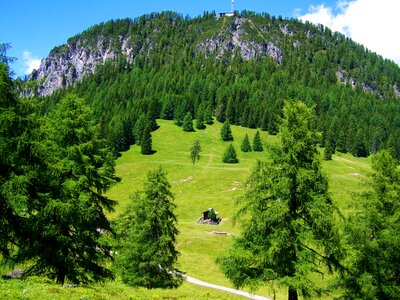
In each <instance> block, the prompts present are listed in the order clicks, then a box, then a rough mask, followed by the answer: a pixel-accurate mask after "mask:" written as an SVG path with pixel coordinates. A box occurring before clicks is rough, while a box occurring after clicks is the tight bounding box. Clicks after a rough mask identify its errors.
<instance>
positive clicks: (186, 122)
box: [182, 112, 194, 132]
mask: <svg viewBox="0 0 400 300" xmlns="http://www.w3.org/2000/svg"><path fill="white" fill-rule="evenodd" d="M182 128H183V131H186V132H192V131H194V128H193V119H192V114H191V113H190V112H188V113H187V114H186V116H185V118H184V119H183V123H182Z"/></svg>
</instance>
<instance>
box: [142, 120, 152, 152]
mask: <svg viewBox="0 0 400 300" xmlns="http://www.w3.org/2000/svg"><path fill="white" fill-rule="evenodd" d="M150 126H151V125H150V124H147V125H146V127H145V128H144V130H143V134H142V141H141V142H140V147H141V149H140V153H142V154H145V155H148V154H153V153H154V150H153V140H152V137H151V131H150V130H151V129H150V128H151V127H150Z"/></svg>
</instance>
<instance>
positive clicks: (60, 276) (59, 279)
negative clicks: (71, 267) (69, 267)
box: [57, 271, 65, 285]
mask: <svg viewBox="0 0 400 300" xmlns="http://www.w3.org/2000/svg"><path fill="white" fill-rule="evenodd" d="M64 282H65V274H64V272H63V271H59V272H58V274H57V283H58V284H61V285H64Z"/></svg>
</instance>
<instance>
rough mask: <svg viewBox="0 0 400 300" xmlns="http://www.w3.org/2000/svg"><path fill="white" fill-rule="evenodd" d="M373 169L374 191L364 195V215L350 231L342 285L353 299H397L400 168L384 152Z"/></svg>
mask: <svg viewBox="0 0 400 300" xmlns="http://www.w3.org/2000/svg"><path fill="white" fill-rule="evenodd" d="M372 168H373V173H372V176H371V178H370V186H371V188H372V189H371V190H370V191H369V192H366V193H364V194H363V195H362V197H361V199H360V200H361V201H360V202H361V204H362V205H361V207H360V206H358V208H357V209H358V210H360V208H361V211H360V213H358V214H356V215H354V216H353V217H352V218H350V220H349V221H350V222H348V226H347V228H346V238H347V242H348V244H349V245H350V247H351V248H350V251H349V253H348V255H347V258H346V263H347V268H346V270H347V271H348V272H345V273H342V285H343V286H344V287H345V288H346V296H347V297H349V298H352V299H356V298H357V299H395V298H397V297H398V295H399V292H400V283H399V280H398V279H399V277H398V272H399V270H400V254H399V251H398V249H399V247H400V238H399V236H400V235H399V233H400V224H399V221H398V217H399V214H400V206H399V203H400V171H399V165H398V161H397V160H396V159H394V158H393V157H392V156H391V155H390V154H389V152H387V151H381V152H378V153H377V154H376V155H374V156H373V159H372Z"/></svg>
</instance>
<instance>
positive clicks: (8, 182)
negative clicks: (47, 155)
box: [0, 44, 41, 259]
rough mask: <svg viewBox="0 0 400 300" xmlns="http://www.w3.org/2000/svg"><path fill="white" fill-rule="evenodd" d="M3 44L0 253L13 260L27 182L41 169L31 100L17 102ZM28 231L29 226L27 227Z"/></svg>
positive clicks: (0, 54) (0, 69)
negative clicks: (36, 147)
mask: <svg viewBox="0 0 400 300" xmlns="http://www.w3.org/2000/svg"><path fill="white" fill-rule="evenodd" d="M6 50H7V44H6V45H4V44H0V124H1V126H0V211H1V213H0V253H1V255H2V258H4V259H8V258H10V257H12V256H13V254H14V251H13V250H15V249H17V248H18V247H15V245H16V244H18V243H19V242H18V241H20V240H21V241H24V240H25V238H26V235H29V234H26V233H25V232H24V231H23V227H24V226H23V220H26V218H25V210H26V206H27V205H28V203H29V202H30V197H29V194H30V193H31V194H34V189H32V190H31V192H29V190H30V189H31V184H30V182H31V181H32V180H31V179H32V178H35V177H36V176H37V175H36V174H38V173H39V172H38V169H40V166H41V157H40V156H38V155H37V154H36V153H35V151H32V150H33V149H34V145H35V144H36V142H37V141H35V140H34V135H36V130H37V128H38V121H37V120H38V118H36V116H34V115H32V113H33V107H32V106H31V104H33V103H34V100H33V99H29V101H26V102H24V101H22V100H21V99H19V98H18V96H17V93H16V90H15V83H14V81H13V80H12V78H11V76H10V71H9V68H8V65H7V64H5V63H6V62H8V61H9V58H8V57H7V56H6V53H5V52H6ZM28 228H29V226H28Z"/></svg>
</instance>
